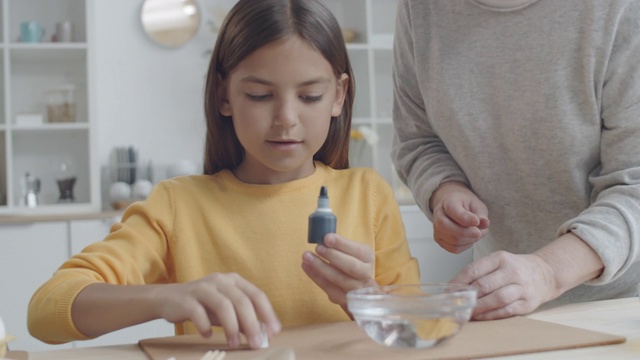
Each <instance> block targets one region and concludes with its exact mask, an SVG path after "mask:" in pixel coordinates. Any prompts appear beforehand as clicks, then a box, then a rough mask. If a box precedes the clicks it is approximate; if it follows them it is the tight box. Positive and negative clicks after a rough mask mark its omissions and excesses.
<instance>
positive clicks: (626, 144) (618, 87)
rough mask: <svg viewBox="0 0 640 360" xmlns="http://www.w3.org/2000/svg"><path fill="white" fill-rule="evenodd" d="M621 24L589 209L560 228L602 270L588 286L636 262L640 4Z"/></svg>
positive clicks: (604, 96)
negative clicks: (601, 265) (584, 244)
mask: <svg viewBox="0 0 640 360" xmlns="http://www.w3.org/2000/svg"><path fill="white" fill-rule="evenodd" d="M620 14H621V16H620V18H619V21H618V23H617V24H616V25H617V30H616V32H615V38H614V39H613V43H612V48H611V55H610V57H609V59H608V64H607V69H606V71H605V79H604V81H603V84H604V85H603V86H602V90H601V100H600V101H601V114H602V134H601V137H600V149H601V150H600V167H599V168H598V169H596V171H594V172H593V173H592V174H591V175H590V176H589V183H590V184H591V185H592V187H593V191H592V199H591V201H592V203H591V205H590V206H589V207H588V208H587V209H586V210H584V211H583V212H582V213H580V214H579V215H578V216H577V217H575V218H573V219H571V220H569V221H567V222H565V223H564V224H563V225H562V226H561V227H560V229H559V233H560V234H562V233H565V232H567V231H571V232H573V233H575V234H576V235H577V236H579V237H580V238H582V239H583V240H584V241H586V242H587V243H588V244H589V245H590V246H591V247H592V248H593V249H594V250H595V251H596V252H597V253H598V255H600V257H601V259H602V261H603V262H604V264H605V269H604V272H603V273H602V275H601V276H600V277H599V278H597V279H594V280H593V281H591V282H590V283H591V284H599V283H605V282H609V281H612V280H615V279H617V278H618V277H619V276H621V275H622V274H623V273H625V272H626V271H627V270H628V269H629V267H631V266H632V264H633V263H634V262H636V261H639V260H640V2H639V1H629V2H627V3H626V8H624V9H621V10H620Z"/></svg>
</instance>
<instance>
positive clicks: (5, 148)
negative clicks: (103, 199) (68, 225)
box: [0, 0, 101, 215]
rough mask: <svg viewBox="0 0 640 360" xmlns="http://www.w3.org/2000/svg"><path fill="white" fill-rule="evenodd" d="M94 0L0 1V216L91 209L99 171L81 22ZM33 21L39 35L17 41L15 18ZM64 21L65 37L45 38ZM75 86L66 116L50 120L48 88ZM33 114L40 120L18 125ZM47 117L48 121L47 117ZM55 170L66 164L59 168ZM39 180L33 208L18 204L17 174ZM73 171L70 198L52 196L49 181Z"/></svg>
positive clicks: (95, 205)
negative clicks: (70, 116) (69, 118)
mask: <svg viewBox="0 0 640 360" xmlns="http://www.w3.org/2000/svg"><path fill="white" fill-rule="evenodd" d="M93 1H95V0H48V1H46V2H43V1H40V0H0V14H1V17H0V20H1V26H0V29H1V31H2V37H1V40H2V42H1V46H0V51H1V56H0V61H1V62H2V63H1V64H0V69H1V70H2V71H1V72H0V214H5V215H8V214H23V215H29V214H41V215H46V214H57V213H69V212H79V211H91V212H93V211H99V210H100V208H101V206H100V176H99V166H98V164H97V161H96V160H95V156H96V152H95V151H94V147H95V140H94V139H95V138H96V136H95V127H96V126H95V124H94V122H93V121H92V119H91V113H92V110H91V106H93V104H91V103H90V101H89V92H90V89H91V77H90V75H89V74H90V71H91V64H92V60H91V59H92V56H93V49H92V46H91V44H90V42H89V41H88V39H90V33H88V31H87V30H88V26H87V24H90V23H91V22H90V21H89V18H90V17H91V16H93V15H92V9H93ZM26 20H29V21H37V22H38V23H39V24H40V26H41V27H42V29H44V36H43V37H42V40H41V42H38V43H23V42H20V41H19V40H20V28H21V23H22V22H24V21H26ZM62 21H70V22H71V23H72V29H73V32H72V36H73V39H72V40H73V41H72V42H66V43H58V42H52V41H51V40H52V35H53V33H54V31H55V26H56V23H58V22H62ZM66 85H73V87H74V88H75V90H74V96H73V104H74V106H75V107H74V109H75V120H74V121H73V122H64V123H62V122H52V119H49V117H50V116H52V115H50V113H49V110H51V108H48V107H47V95H48V91H49V90H52V89H55V88H59V87H61V86H66ZM23 114H31V115H33V114H36V115H38V114H39V115H40V116H41V118H42V123H41V124H35V125H31V124H29V125H27V124H25V123H18V122H17V117H18V116H19V115H23ZM50 120H51V121H50ZM62 168H65V169H67V172H63V171H62ZM27 173H29V174H30V175H32V176H35V177H37V178H39V179H40V183H41V191H40V194H39V203H38V205H37V206H36V207H27V206H26V205H25V201H24V199H25V188H24V178H25V176H26V174H27ZM62 176H75V177H76V183H75V186H74V190H73V192H74V201H73V202H59V193H60V192H59V189H58V183H57V181H56V179H58V178H60V177H62Z"/></svg>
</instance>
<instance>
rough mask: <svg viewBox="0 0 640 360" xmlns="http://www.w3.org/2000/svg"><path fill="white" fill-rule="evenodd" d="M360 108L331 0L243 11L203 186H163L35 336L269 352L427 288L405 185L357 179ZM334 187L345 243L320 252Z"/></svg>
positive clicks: (42, 320) (77, 273)
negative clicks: (352, 294)
mask: <svg viewBox="0 0 640 360" xmlns="http://www.w3.org/2000/svg"><path fill="white" fill-rule="evenodd" d="M353 99H354V83H353V75H352V71H351V66H350V64H349V60H348V56H347V51H346V47H345V44H344V41H343V39H342V36H341V33H340V28H339V26H338V23H337V22H336V20H335V18H334V17H333V15H332V14H331V13H330V12H329V11H328V10H327V9H326V8H325V7H324V6H323V5H322V4H321V3H320V2H319V1H318V0H260V1H256V0H240V1H239V2H238V3H237V5H236V6H235V7H234V8H233V9H232V10H231V12H230V13H229V15H228V16H227V18H226V20H225V22H224V24H223V26H222V28H221V30H220V33H219V36H218V39H217V42H216V45H215V48H214V52H213V57H212V59H211V63H210V66H209V72H208V76H207V83H206V91H205V112H206V117H207V139H206V148H205V166H204V173H205V174H204V175H202V176H185V177H178V178H173V179H171V180H167V181H163V182H161V183H159V184H158V185H157V186H156V187H155V188H154V190H153V192H152V193H151V194H150V196H149V197H148V199H147V200H145V201H143V202H138V203H135V204H133V205H131V206H130V207H129V208H128V209H127V210H126V212H125V214H124V215H123V218H122V222H121V223H119V224H116V225H114V226H113V228H112V229H111V233H110V234H109V235H108V236H107V237H106V239H105V240H104V241H102V242H98V243H95V244H93V245H91V246H88V247H87V248H86V249H85V250H84V251H83V252H82V253H80V254H78V255H76V256H74V257H73V258H71V259H70V260H69V261H67V262H66V263H65V264H63V265H62V267H61V268H60V269H59V270H58V271H57V272H56V273H55V274H54V276H53V278H52V279H51V280H49V281H48V282H47V283H45V284H44V285H43V286H42V287H41V288H40V289H39V290H38V291H37V292H36V293H35V295H34V296H33V299H32V300H31V303H30V306H29V329H30V331H31V333H32V334H33V335H34V336H35V337H37V338H39V339H41V340H43V341H46V342H49V343H60V342H66V341H70V340H75V339H86V338H92V337H96V336H100V335H102V334H105V333H107V332H110V331H114V330H117V329H121V328H123V327H127V326H131V325H135V324H139V323H142V322H146V321H150V320H153V319H158V318H164V319H166V320H168V321H170V322H172V323H174V324H175V327H176V333H177V334H185V333H200V334H202V335H203V336H209V335H210V334H211V327H212V326H221V327H222V328H223V329H224V332H225V335H226V338H227V341H228V343H229V345H230V346H233V347H235V346H238V345H239V344H240V341H241V340H240V334H241V333H242V334H244V335H245V336H246V338H247V340H248V343H249V346H250V347H252V348H257V347H259V345H260V343H261V342H262V339H261V335H260V334H261V327H264V328H265V330H266V334H267V335H268V336H272V335H274V334H276V333H278V332H279V331H280V329H281V326H295V325H303V324H311V323H320V322H335V321H348V320H349V319H350V316H349V314H348V311H347V307H346V296H345V295H346V292H347V291H349V290H352V289H356V288H360V287H364V286H372V285H377V284H380V285H383V284H384V285H387V284H397V283H417V282H419V272H418V266H417V262H416V260H415V259H413V258H412V257H411V256H410V253H409V249H408V245H407V242H406V240H405V236H404V228H403V225H402V221H401V218H400V212H399V209H398V206H397V204H396V202H395V199H394V196H393V192H392V191H391V188H390V187H389V186H388V184H387V183H386V182H385V181H384V180H383V179H382V178H381V177H380V176H378V175H377V174H376V173H375V172H374V171H373V170H370V169H351V170H348V169H347V168H348V156H347V152H348V144H349V133H350V126H351V108H352V104H353ZM323 185H325V186H327V188H328V189H329V193H330V196H331V202H332V206H333V210H334V213H335V214H336V216H337V218H338V226H337V234H329V235H327V236H325V239H324V245H318V246H317V247H316V248H315V252H313V251H312V250H313V248H312V247H311V245H310V244H308V243H307V240H306V238H307V219H308V216H309V214H310V213H311V212H313V210H314V209H315V207H316V203H317V198H318V193H319V189H320V187H321V186H323ZM338 234H339V235H338ZM301 258H302V265H300V259H301ZM327 297H328V300H327Z"/></svg>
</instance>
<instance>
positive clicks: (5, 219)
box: [0, 210, 122, 225]
mask: <svg viewBox="0 0 640 360" xmlns="http://www.w3.org/2000/svg"><path fill="white" fill-rule="evenodd" d="M120 216H122V211H116V210H108V211H100V212H92V213H69V214H56V215H2V216H0V225H6V224H28V223H36V222H49V221H68V220H93V219H98V220H99V219H112V218H120Z"/></svg>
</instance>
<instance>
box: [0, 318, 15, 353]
mask: <svg viewBox="0 0 640 360" xmlns="http://www.w3.org/2000/svg"><path fill="white" fill-rule="evenodd" d="M13 339H14V337H13V336H11V335H7V333H6V331H5V328H4V322H2V318H0V358H1V359H4V357H5V355H7V343H8V342H9V341H11V340H13Z"/></svg>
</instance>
